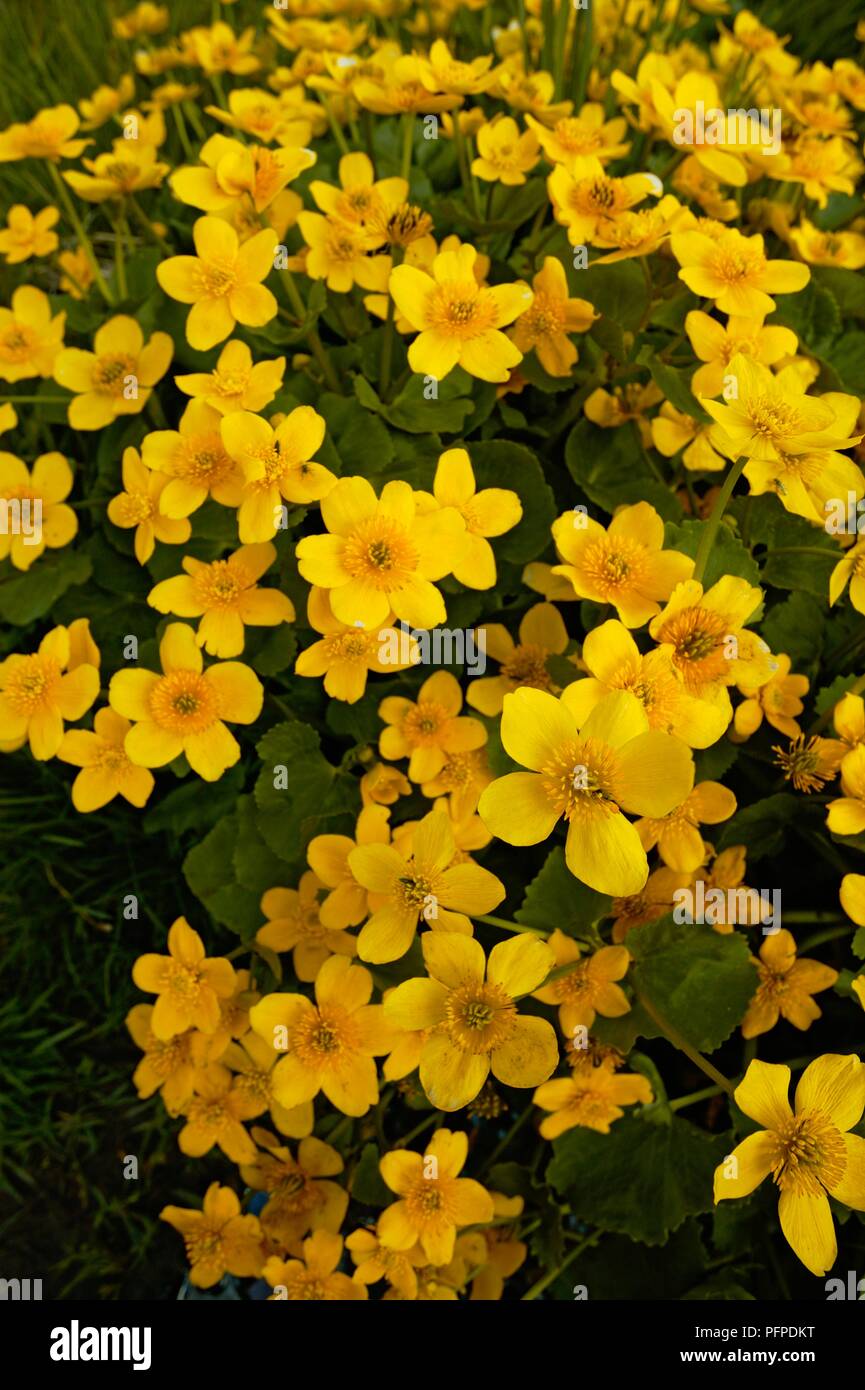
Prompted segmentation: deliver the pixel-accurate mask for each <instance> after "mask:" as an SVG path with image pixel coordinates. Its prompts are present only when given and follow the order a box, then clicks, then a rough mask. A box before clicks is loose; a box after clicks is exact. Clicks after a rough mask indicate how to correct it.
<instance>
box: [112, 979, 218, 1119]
mask: <svg viewBox="0 0 865 1390" xmlns="http://www.w3.org/2000/svg"><path fill="white" fill-rule="evenodd" d="M152 1019H153V1005H152V1004H136V1005H135V1006H134V1007H133V1008H131V1009H130V1010H129V1013H128V1014H127V1015H126V1027H127V1028H128V1029H129V1033H130V1036H131V1038H132V1041H133V1042H134V1043H135V1046H136V1047H139V1048H140V1049H141V1051H142V1052H143V1053H144V1056H143V1057H142V1058H141V1061H140V1062H139V1063H138V1066H137V1067H136V1068H135V1071H134V1073H133V1076H132V1084H133V1085H134V1086H135V1088H136V1090H137V1092H138V1098H139V1100H148V1099H149V1097H150V1096H152V1095H154V1094H155V1093H156V1092H157V1091H158V1092H159V1094H160V1095H161V1097H162V1100H163V1102H164V1104H165V1108H166V1110H167V1111H168V1113H169V1115H178V1114H179V1113H180V1107H181V1106H182V1105H183V1104H184V1102H185V1101H187V1100H188V1099H189V1098H190V1096H191V1095H192V1086H193V1081H194V1079H195V1073H196V1071H197V1070H198V1069H199V1067H201V1066H202V1065H203V1064H204V1054H203V1049H202V1046H201V1045H202V1043H203V1042H204V1041H205V1039H204V1034H202V1033H196V1032H194V1031H190V1032H187V1033H175V1035H174V1036H173V1037H171V1038H166V1039H162V1038H157V1037H156V1035H155V1034H154V1032H153V1028H152V1027H151V1023H152Z"/></svg>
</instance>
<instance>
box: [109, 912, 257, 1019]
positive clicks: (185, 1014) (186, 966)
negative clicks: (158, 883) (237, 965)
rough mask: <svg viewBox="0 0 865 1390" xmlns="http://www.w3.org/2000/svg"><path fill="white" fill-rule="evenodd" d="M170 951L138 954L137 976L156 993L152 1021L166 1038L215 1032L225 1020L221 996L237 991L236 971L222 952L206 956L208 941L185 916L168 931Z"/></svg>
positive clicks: (143, 986) (141, 984) (140, 984)
mask: <svg viewBox="0 0 865 1390" xmlns="http://www.w3.org/2000/svg"><path fill="white" fill-rule="evenodd" d="M168 952H169V954H168V955H167V956H158V955H154V954H148V955H144V956H139V957H138V959H137V961H136V962H135V964H134V966H133V967H132V979H133V981H134V982H135V984H136V985H137V986H138V988H139V989H141V990H143V991H144V993H145V994H155V995H156V996H157V999H156V1003H155V1004H154V1006H153V1017H152V1019H151V1022H150V1026H151V1028H152V1030H153V1035H154V1037H156V1038H159V1039H160V1040H162V1041H165V1040H167V1039H168V1038H173V1037H174V1036H175V1034H177V1033H185V1032H186V1029H187V1028H198V1029H200V1030H201V1032H202V1033H213V1032H215V1030H216V1028H217V1025H218V1024H219V1021H220V1013H219V1000H220V999H227V998H228V996H229V995H231V994H233V993H234V988H235V974H234V966H233V965H232V964H231V961H229V960H226V959H225V958H224V957H223V956H215V957H209V958H208V957H206V956H205V954H204V943H203V942H202V940H201V937H200V936H199V935H198V932H197V931H193V929H192V927H190V925H189V923H188V922H187V920H186V918H185V917H178V918H177V921H176V922H174V924H173V925H172V926H171V927H170V928H169V931H168Z"/></svg>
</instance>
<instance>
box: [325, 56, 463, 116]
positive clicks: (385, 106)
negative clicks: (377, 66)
mask: <svg viewBox="0 0 865 1390" xmlns="http://www.w3.org/2000/svg"><path fill="white" fill-rule="evenodd" d="M422 63H423V60H422V59H421V58H419V57H417V56H416V55H415V54H413V53H412V54H409V53H406V54H400V53H393V52H391V53H390V54H389V55H388V58H387V61H386V62H385V63H384V64H383V65H382V68H381V70H380V72H379V73H377V74H376V73H370V74H369V75H368V76H367V75H365V74H364V73H361V74H360V75H359V76H358V77H357V78H356V80H355V81H354V82H353V84H352V89H351V91H352V96H353V97H354V99H355V101H356V102H357V103H358V105H359V106H361V107H362V108H363V109H364V110H366V111H374V112H376V113H377V114H378V115H380V116H391V115H397V114H404V113H406V112H414V111H422V112H424V113H425V114H426V113H427V112H436V111H453V109H454V107H456V106H459V105H460V104H461V100H460V97H459V96H458V95H457V94H456V93H451V92H441V90H440V89H439V88H438V87H436V86H432V87H431V86H430V85H429V81H430V78H429V76H428V74H427V73H425V72H422Z"/></svg>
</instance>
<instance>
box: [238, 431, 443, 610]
mask: <svg viewBox="0 0 865 1390" xmlns="http://www.w3.org/2000/svg"><path fill="white" fill-rule="evenodd" d="M229 418H230V417H229ZM321 516H322V520H323V521H324V524H325V526H326V527H327V528H328V531H329V533H330V534H329V535H325V536H304V537H303V539H302V540H300V541H299V542H298V544H297V552H296V553H297V559H298V569H299V570H300V573H301V574H302V576H303V578H304V579H306V580H308V581H309V583H310V584H317V585H319V586H320V587H321V588H323V589H328V590H329V591H330V606H331V611H332V612H333V615H334V617H335V618H338V619H339V620H340V622H344V623H350V624H353V625H358V624H359V625H360V626H362V627H365V628H374V627H380V626H381V625H382V624H383V623H386V622H387V620H388V617H389V615H390V613H391V612H393V613H394V614H395V615H396V616H397V617H398V618H401V619H403V620H404V621H405V622H407V623H411V625H412V626H413V627H418V628H431V627H435V626H436V625H437V624H438V623H443V622H444V621H445V619H446V613H445V606H444V601H443V599H442V596H441V594H440V593H439V591H438V589H436V588H435V585H434V583H433V581H434V580H436V579H442V578H443V577H444V576H445V575H446V574H450V572H451V570H452V569H453V565H454V562H455V558H457V559H458V557H460V556H461V553H462V546H463V544H464V539H463V538H464V536H465V524H464V522H463V519H462V517H461V516H460V514H459V512H457V511H456V510H455V509H454V508H453V507H442V508H440V509H439V510H437V511H434V512H429V513H427V514H426V515H420V514H418V510H417V501H416V498H415V495H414V493H413V492H412V489H411V487H410V486H409V484H408V483H404V482H390V483H386V484H385V486H384V488H383V489H382V493H381V497H380V498H376V495H375V492H374V491H373V488H372V485H371V483H369V482H368V481H367V480H366V478H360V477H351V478H340V479H339V480H338V482H337V483H336V484H335V486H334V487H333V488H331V490H330V492H329V493H328V494H327V496H326V497H323V498H322V501H321Z"/></svg>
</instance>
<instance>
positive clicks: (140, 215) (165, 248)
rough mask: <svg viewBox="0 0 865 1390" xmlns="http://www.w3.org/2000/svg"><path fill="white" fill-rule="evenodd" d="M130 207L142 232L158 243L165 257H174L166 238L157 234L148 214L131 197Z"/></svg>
mask: <svg viewBox="0 0 865 1390" xmlns="http://www.w3.org/2000/svg"><path fill="white" fill-rule="evenodd" d="M129 206H130V208H131V210H132V215H133V217H134V218H135V220H136V222H137V223H138V225H139V227H140V228H141V230H142V231H143V232H145V233H146V235H147V236H148V237H149V238H150V240H151V241H153V242H155V243H156V245H157V246H158V247H159V249H160V251H161V252H162V254H163V256H172V255H173V254H174V252H173V251H172V249H171V247H170V246H169V245H168V242H167V241H166V240H165V239H164V237H162V236H160V234H159V232H157V230H156V228H155V227H154V225H153V223H152V222H151V220H150V218H149V217H148V216H147V213H146V212H145V211H144V209H143V207H142V206H141V204H140V203H139V202H138V199H137V198H134V197H130V199H129Z"/></svg>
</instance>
